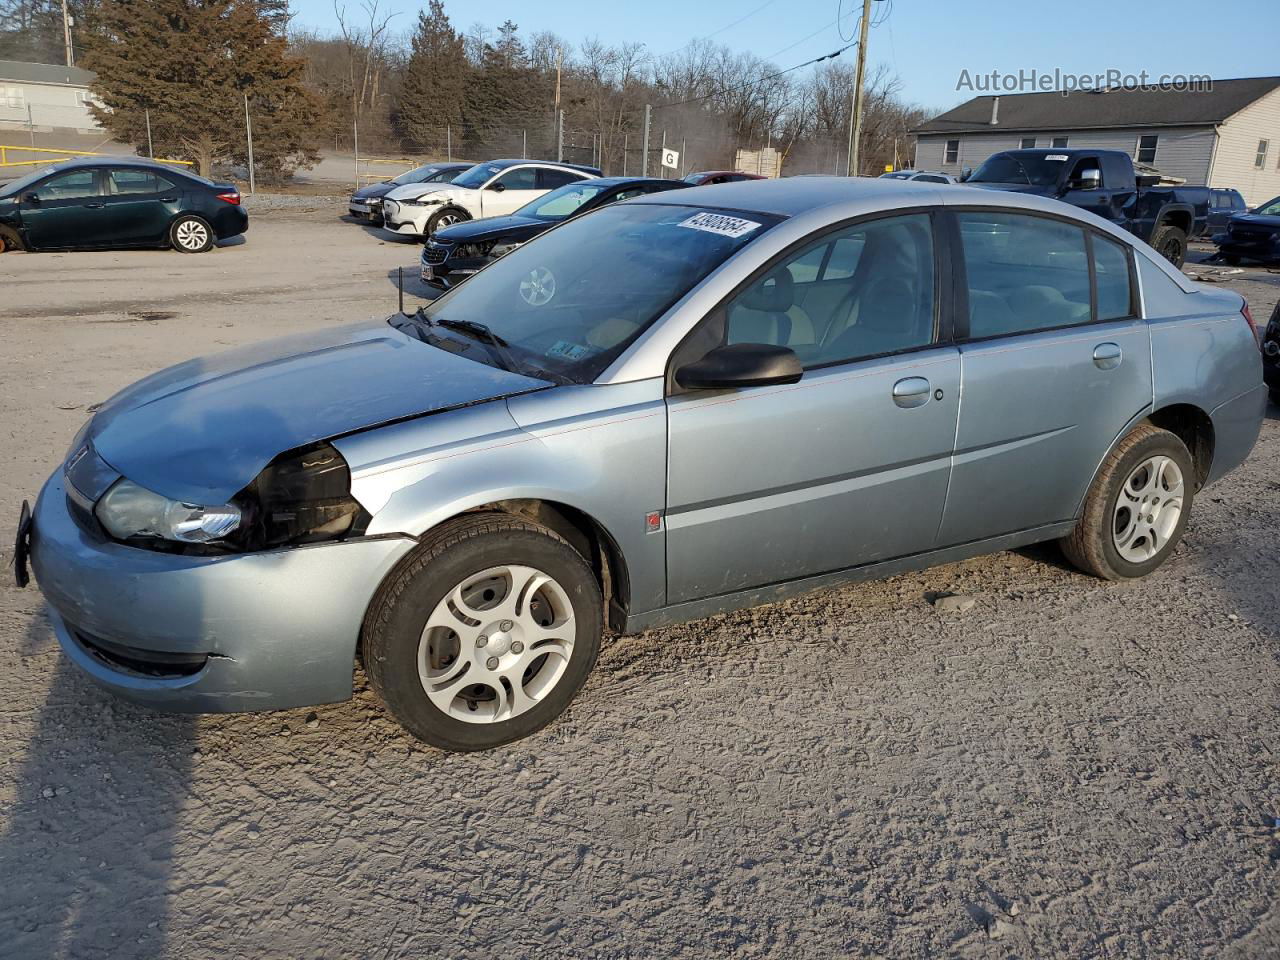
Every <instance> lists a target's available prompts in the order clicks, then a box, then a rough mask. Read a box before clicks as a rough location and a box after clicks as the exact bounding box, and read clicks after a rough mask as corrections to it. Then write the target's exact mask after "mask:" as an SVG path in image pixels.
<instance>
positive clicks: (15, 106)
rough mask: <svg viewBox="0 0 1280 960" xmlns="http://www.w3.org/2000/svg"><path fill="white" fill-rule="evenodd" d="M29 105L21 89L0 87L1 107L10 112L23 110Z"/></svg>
mask: <svg viewBox="0 0 1280 960" xmlns="http://www.w3.org/2000/svg"><path fill="white" fill-rule="evenodd" d="M26 105H27V101H26V97H24V96H23V92H22V88H21V87H0V107H8V108H9V109H10V110H22V109H25V108H26Z"/></svg>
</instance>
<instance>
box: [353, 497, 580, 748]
mask: <svg viewBox="0 0 1280 960" xmlns="http://www.w3.org/2000/svg"><path fill="white" fill-rule="evenodd" d="M602 629H603V620H602V614H601V599H600V587H599V585H598V584H597V582H596V578H595V575H594V574H593V573H592V571H591V568H590V567H589V566H588V565H587V563H586V561H585V560H584V559H583V558H582V556H581V554H579V553H578V552H577V551H576V550H574V549H573V547H571V546H570V545H569V544H568V543H567V542H566V541H565V540H564V539H563V538H561V537H560V536H558V535H557V534H555V533H554V532H552V531H551V530H548V529H547V528H546V527H543V526H541V525H539V524H536V523H533V522H532V521H529V520H524V519H521V518H519V517H513V516H509V515H507V514H476V515H474V516H469V517H462V518H460V519H458V520H455V521H452V522H450V523H448V524H445V525H444V526H442V527H441V528H439V529H438V530H436V531H435V532H433V533H432V534H430V535H429V536H428V537H426V538H425V539H424V540H423V542H422V544H421V545H419V547H418V548H417V549H416V550H415V551H414V553H413V554H411V555H410V557H409V558H408V559H407V560H406V561H405V562H404V563H403V564H402V565H401V566H400V567H399V568H398V569H397V570H396V571H394V572H393V573H392V574H391V575H390V576H389V577H388V578H387V580H386V581H385V582H384V583H383V585H382V587H381V588H380V589H379V591H378V594H377V595H376V596H375V597H374V600H373V602H372V603H371V604H370V606H369V611H368V614H367V615H366V617H365V623H364V629H363V633H362V635H363V640H364V661H365V667H366V669H367V670H368V674H369V682H370V684H371V685H372V687H373V689H374V691H375V692H376V693H377V694H378V696H380V697H381V698H382V702H383V703H384V704H386V707H387V709H388V710H389V711H390V712H391V713H392V714H393V715H394V716H395V718H396V719H397V720H399V721H400V723H401V724H402V725H403V726H404V727H405V728H406V729H407V730H408V731H409V732H410V733H412V734H413V735H414V736H416V737H418V738H419V739H420V740H425V741H426V742H427V743H430V744H432V745H434V746H437V747H441V748H443V749H446V750H485V749H488V748H491V747H497V746H501V745H502V744H504V743H510V742H511V741H513V740H519V739H520V738H522V737H527V736H529V735H530V734H532V733H534V732H536V731H538V730H540V729H541V728H542V727H544V726H546V725H547V724H548V723H550V722H551V721H552V720H554V719H555V718H556V717H558V716H559V715H560V714H561V713H563V712H564V710H565V709H566V708H567V707H568V706H569V703H570V702H571V701H572V700H573V698H574V697H575V696H576V695H577V693H578V691H579V690H580V689H582V685H583V684H584V683H585V682H586V679H587V675H588V674H589V673H590V672H591V668H592V667H593V666H594V665H595V661H596V655H597V654H598V652H599V649H600V637H601V632H602Z"/></svg>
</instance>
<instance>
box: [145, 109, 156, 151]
mask: <svg viewBox="0 0 1280 960" xmlns="http://www.w3.org/2000/svg"><path fill="white" fill-rule="evenodd" d="M142 113H143V115H144V116H145V117H146V118H147V156H148V157H150V158H151V159H152V160H154V159H155V158H156V148H155V147H154V146H153V145H152V143H151V108H150V107H146V108H144V109H143V111H142Z"/></svg>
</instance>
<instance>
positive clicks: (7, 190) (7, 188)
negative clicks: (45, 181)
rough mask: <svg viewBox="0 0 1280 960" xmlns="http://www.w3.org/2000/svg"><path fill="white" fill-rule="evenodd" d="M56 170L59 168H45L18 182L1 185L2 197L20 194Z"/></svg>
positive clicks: (21, 178) (29, 174) (13, 181)
mask: <svg viewBox="0 0 1280 960" xmlns="http://www.w3.org/2000/svg"><path fill="white" fill-rule="evenodd" d="M56 169H58V168H57V167H44V168H42V169H40V170H37V171H36V172H35V173H28V174H27V175H26V176H25V177H19V178H18V179H17V180H10V181H9V182H8V183H0V197H7V196H8V195H9V194H11V193H18V192H19V191H21V190H25V189H26V188H27V187H29V186H31V184H33V183H35V182H36V181H37V180H39V179H40V178H41V177H47V176H48V175H49V174H51V173H53V171H54V170H56Z"/></svg>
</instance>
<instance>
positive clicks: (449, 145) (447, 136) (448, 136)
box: [444, 123, 453, 163]
mask: <svg viewBox="0 0 1280 960" xmlns="http://www.w3.org/2000/svg"><path fill="white" fill-rule="evenodd" d="M444 142H445V148H444V149H445V156H446V157H448V158H449V162H450V163H452V162H453V124H451V123H446V124H445V125H444Z"/></svg>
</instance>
